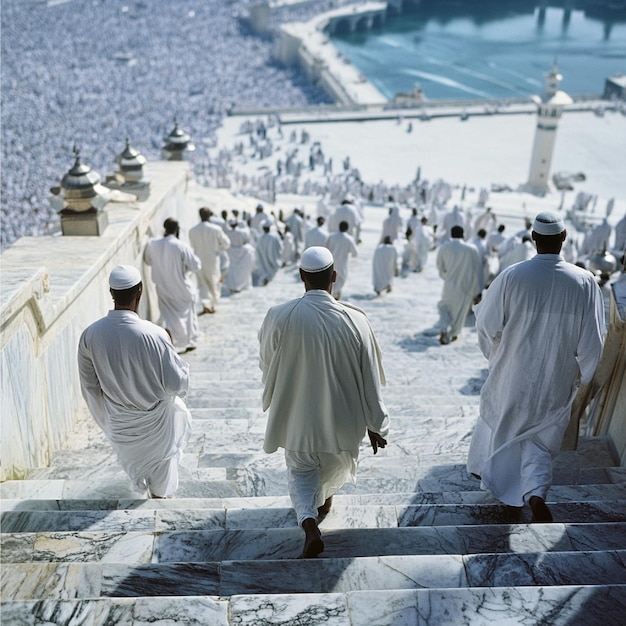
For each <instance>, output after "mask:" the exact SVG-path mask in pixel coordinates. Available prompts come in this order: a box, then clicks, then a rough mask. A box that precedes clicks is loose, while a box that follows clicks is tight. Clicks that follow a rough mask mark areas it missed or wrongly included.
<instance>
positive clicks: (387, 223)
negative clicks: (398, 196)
mask: <svg viewBox="0 0 626 626" xmlns="http://www.w3.org/2000/svg"><path fill="white" fill-rule="evenodd" d="M401 231H402V218H401V217H400V209H399V208H398V207H394V208H393V209H392V210H391V213H390V214H389V215H388V216H387V217H386V218H385V219H384V220H383V230H382V234H381V236H380V240H381V241H384V239H385V237H389V238H390V239H391V241H395V240H396V239H397V238H398V235H399V234H400V232H401Z"/></svg>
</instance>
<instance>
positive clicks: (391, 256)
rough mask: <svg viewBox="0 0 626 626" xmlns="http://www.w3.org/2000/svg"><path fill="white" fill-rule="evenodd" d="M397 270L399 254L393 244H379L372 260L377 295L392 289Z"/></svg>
mask: <svg viewBox="0 0 626 626" xmlns="http://www.w3.org/2000/svg"><path fill="white" fill-rule="evenodd" d="M397 268H398V252H397V250H396V249H395V247H394V246H393V244H386V243H381V244H378V246H376V250H374V258H373V260H372V278H373V282H374V291H375V292H376V293H380V292H381V291H385V290H386V289H391V287H392V285H393V278H394V276H395V275H396V270H397Z"/></svg>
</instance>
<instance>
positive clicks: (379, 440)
mask: <svg viewBox="0 0 626 626" xmlns="http://www.w3.org/2000/svg"><path fill="white" fill-rule="evenodd" d="M367 434H368V436H369V438H370V443H371V444H372V450H374V454H376V453H377V452H378V448H384V447H385V446H386V445H387V440H386V439H383V437H381V436H380V435H379V434H378V433H375V432H374V431H372V430H370V429H369V428H368V429H367Z"/></svg>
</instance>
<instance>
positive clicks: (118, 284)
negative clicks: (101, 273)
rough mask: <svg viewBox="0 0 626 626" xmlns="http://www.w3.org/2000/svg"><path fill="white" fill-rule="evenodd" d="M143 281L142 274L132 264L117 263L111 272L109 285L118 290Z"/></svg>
mask: <svg viewBox="0 0 626 626" xmlns="http://www.w3.org/2000/svg"><path fill="white" fill-rule="evenodd" d="M140 282H141V274H140V272H139V270H138V269H137V268H136V267H133V266H132V265H117V266H116V267H114V268H113V269H112V270H111V273H110V274H109V287H111V289H115V290H116V291H122V290H123V289H130V288H131V287H134V286H135V285H138V284H139V283H140Z"/></svg>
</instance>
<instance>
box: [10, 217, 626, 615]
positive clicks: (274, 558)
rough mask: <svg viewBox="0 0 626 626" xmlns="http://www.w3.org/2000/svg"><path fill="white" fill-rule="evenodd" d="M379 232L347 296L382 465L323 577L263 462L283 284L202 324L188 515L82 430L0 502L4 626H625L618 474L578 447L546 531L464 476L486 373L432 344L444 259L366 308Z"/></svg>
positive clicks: (375, 461) (231, 302)
mask: <svg viewBox="0 0 626 626" xmlns="http://www.w3.org/2000/svg"><path fill="white" fill-rule="evenodd" d="M382 217H384V212H383V210H382V209H375V208H370V209H369V210H368V213H367V222H366V224H367V228H366V229H365V230H364V233H363V243H362V244H361V246H360V256H359V257H358V258H356V259H354V260H353V264H352V269H351V271H352V274H351V276H350V278H349V279H348V280H349V282H348V284H347V285H346V290H345V296H346V299H347V300H349V301H350V302H352V303H354V304H356V305H358V306H361V307H362V308H363V309H365V310H366V312H367V313H368V315H369V317H370V319H371V321H372V325H373V327H374V329H375V331H376V333H377V336H378V338H379V341H380V343H381V347H382V349H383V354H384V359H385V368H386V374H387V378H388V385H387V387H386V389H385V401H386V404H387V406H388V409H389V412H390V416H391V432H390V436H389V445H388V447H387V448H385V449H384V450H381V451H379V453H378V454H377V455H375V456H374V455H372V452H371V449H368V447H367V446H366V445H365V444H363V446H362V450H361V455H360V461H359V475H358V482H357V484H356V485H355V486H346V487H344V489H343V490H342V491H341V492H340V494H338V495H337V496H336V497H335V502H334V506H333V509H332V510H331V512H330V514H329V515H328V516H327V517H326V519H325V520H324V521H323V522H322V524H321V530H322V533H323V537H324V542H325V550H324V552H323V553H322V554H321V555H320V557H319V558H317V559H308V560H302V559H298V558H297V557H298V555H299V553H300V550H301V546H302V541H303V533H302V532H301V531H300V530H299V529H298V528H297V526H296V520H295V515H294V513H293V511H292V510H291V508H290V502H289V498H288V497H287V495H286V494H287V486H286V475H285V470H284V461H283V459H282V455H281V454H280V453H276V454H273V455H266V454H264V453H263V451H262V442H263V433H264V428H265V416H264V415H263V413H262V411H261V400H260V397H261V384H260V372H259V369H258V343H257V339H256V333H257V330H258V327H259V325H260V323H261V320H262V319H263V316H264V314H265V311H266V310H267V308H268V307H269V306H271V305H272V304H274V303H277V302H281V301H284V300H285V299H288V298H291V297H297V296H298V295H300V293H301V292H302V287H301V284H300V283H299V281H298V279H297V272H296V270H295V268H294V267H287V268H284V269H283V270H281V272H280V273H279V274H278V275H277V277H276V278H275V280H274V281H273V282H272V283H270V284H269V285H268V286H267V287H264V288H255V289H253V290H250V291H248V292H243V293H240V294H235V295H232V296H228V297H224V298H223V299H222V302H221V305H220V307H219V311H218V313H217V314H216V315H213V316H211V315H207V316H203V317H201V318H200V323H201V328H202V338H201V341H200V346H199V348H198V350H196V351H195V352H191V353H188V354H187V355H185V357H184V358H185V359H187V360H188V362H189V363H190V366H191V371H192V384H191V391H190V395H189V398H188V404H189V406H190V408H191V410H192V414H193V419H194V424H193V434H192V437H191V440H190V442H189V446H188V452H187V454H186V456H185V459H184V460H183V467H182V471H181V485H180V489H179V492H178V494H177V497H176V498H174V499H168V500H148V499H146V498H145V497H142V496H140V495H138V494H134V493H132V492H130V491H129V488H128V480H127V479H126V477H125V475H124V473H123V472H122V471H121V470H120V469H119V467H118V465H117V463H116V461H115V458H114V456H113V455H112V453H111V451H110V447H109V445H108V443H107V442H106V440H105V439H104V437H103V436H102V434H101V433H100V432H99V430H98V429H97V427H96V426H95V425H94V423H93V422H92V421H91V420H90V419H89V418H88V416H86V415H84V416H83V417H82V419H81V420H80V425H79V428H77V430H76V432H75V433H74V434H73V435H72V437H71V438H70V440H69V441H68V445H67V449H65V450H63V451H61V452H59V453H58V454H57V455H55V457H54V459H53V460H52V463H51V465H50V467H48V468H42V469H40V470H36V471H33V472H32V473H31V475H30V476H29V477H28V479H27V480H23V481H8V482H5V483H3V484H1V485H0V495H1V497H2V520H1V526H2V527H1V531H2V535H1V542H2V543H1V549H2V553H1V562H2V589H1V593H2V605H1V621H2V624H3V625H4V624H7V625H12V624H20V625H21V624H63V625H70V624H71V625H78V624H88V625H91V624H98V625H100V624H103V625H104V624H133V625H140V624H141V625H143V624H162V625H165V624H208V625H211V626H213V625H215V626H226V625H228V626H232V625H235V624H238V625H246V626H247V625H250V626H257V625H263V624H268V625H269V624H272V625H276V624H280V625H292V624H293V625H298V626H303V625H306V626H308V625H313V624H329V625H331V626H335V625H337V626H339V625H341V626H348V625H350V626H365V625H368V626H372V625H373V626H391V625H396V626H397V625H408V626H410V625H414V624H487V623H494V624H581V623H584V624H586V625H591V624H603V625H604V626H609V625H612V624H616V625H617V624H619V625H623V624H624V623H626V469H625V468H621V467H618V466H616V465H615V462H614V460H613V457H612V455H611V452H610V449H609V446H608V444H607V442H606V441H605V440H602V439H597V438H590V437H584V436H583V437H582V438H581V441H580V445H579V448H578V450H576V451H574V452H562V453H561V454H560V455H559V456H558V457H557V459H556V461H555V472H554V478H555V481H554V486H553V488H552V489H551V491H550V496H549V503H550V507H551V510H552V512H553V515H554V523H552V524H533V523H530V512H529V511H528V510H526V509H522V510H521V511H520V510H518V509H513V508H511V507H506V506H504V505H502V504H501V503H499V502H498V501H496V500H495V499H494V498H493V497H492V496H491V495H490V494H489V493H488V492H483V491H481V490H480V486H479V483H478V481H477V480H475V479H474V478H472V477H471V476H468V474H467V472H466V470H465V459H466V455H467V447H468V445H469V438H470V435H471V432H472V428H473V424H474V421H475V419H476V416H477V412H478V400H479V391H480V386H481V384H482V382H483V381H484V378H485V376H486V361H485V360H484V359H483V357H482V356H481V355H480V352H479V350H478V347H477V341H476V336H475V333H474V331H473V329H472V328H471V324H470V325H468V326H467V327H466V328H465V329H464V333H463V335H462V336H461V337H460V339H459V340H458V341H457V342H454V343H453V344H450V345H448V346H440V345H439V343H438V341H437V338H436V337H435V336H433V335H432V333H431V332H430V329H431V328H432V326H433V324H434V323H435V321H436V318H437V312H436V302H437V300H438V297H439V293H440V282H439V280H438V278H437V275H436V269H435V267H434V258H431V260H430V263H429V266H428V267H427V268H426V270H425V271H424V272H423V273H421V274H409V275H407V276H401V277H399V278H397V279H396V283H395V288H394V291H393V292H392V293H390V294H386V295H385V296H383V297H378V298H377V297H374V294H373V292H372V288H371V255H372V250H373V248H374V246H375V244H376V241H377V237H378V233H379V232H380V230H379V226H380V221H381V220H382ZM470 322H471V320H470Z"/></svg>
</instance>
